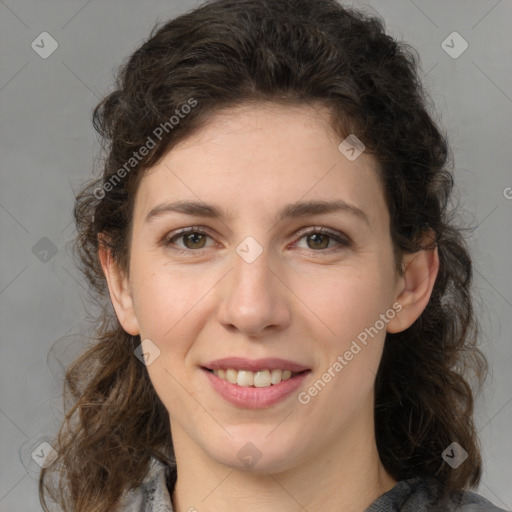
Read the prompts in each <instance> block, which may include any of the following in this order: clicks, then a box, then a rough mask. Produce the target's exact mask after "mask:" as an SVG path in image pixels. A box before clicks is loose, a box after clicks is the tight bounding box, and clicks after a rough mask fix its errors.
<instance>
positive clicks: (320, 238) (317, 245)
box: [306, 233, 331, 249]
mask: <svg viewBox="0 0 512 512" xmlns="http://www.w3.org/2000/svg"><path fill="white" fill-rule="evenodd" d="M306 238H307V240H308V242H310V243H308V246H309V248H310V249H327V247H328V246H329V239H330V238H331V237H330V236H328V235H325V234H323V233H313V234H312V235H307V237H306Z"/></svg>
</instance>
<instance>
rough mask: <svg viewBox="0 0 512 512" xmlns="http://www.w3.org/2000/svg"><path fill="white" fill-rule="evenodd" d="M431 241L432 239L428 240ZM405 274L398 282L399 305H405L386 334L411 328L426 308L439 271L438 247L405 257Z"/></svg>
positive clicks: (390, 322)
mask: <svg viewBox="0 0 512 512" xmlns="http://www.w3.org/2000/svg"><path fill="white" fill-rule="evenodd" d="M429 241H430V239H429ZM404 266H405V273H404V275H403V276H402V277H400V279H399V280H398V283H397V296H396V299H395V300H396V302H397V303H399V304H400V305H401V306H402V309H400V310H398V309H397V314H396V316H395V317H394V318H393V319H392V320H390V321H389V322H388V324H387V329H386V330H387V332H390V333H396V332H401V331H404V330H405V329H407V328H408V327H410V326H411V325H412V324H413V323H414V322H415V321H416V320H417V319H418V318H419V316H420V315H421V313H422V312H423V310H424V309H425V308H426V307H427V304H428V301H429V300H430V296H431V294H432V289H433V288H434V283H435V281H436V277H437V273H438V271H439V253H438V250H437V245H435V246H434V247H431V248H429V249H422V250H420V251H418V252H415V253H413V254H405V255H404Z"/></svg>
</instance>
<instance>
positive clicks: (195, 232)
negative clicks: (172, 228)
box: [161, 228, 212, 254]
mask: <svg viewBox="0 0 512 512" xmlns="http://www.w3.org/2000/svg"><path fill="white" fill-rule="evenodd" d="M208 238H212V237H211V236H210V235H209V234H208V233H206V232H204V231H202V230H200V229H198V228H188V229H182V230H181V231H179V232H177V233H176V232H175V233H174V234H173V233H171V234H170V235H168V236H166V237H164V238H163V240H162V242H161V243H162V245H163V246H164V247H166V248H168V249H171V250H172V251H176V252H181V253H189V254H190V253H193V252H194V251H199V250H200V249H204V248H207V245H206V242H207V239H208Z"/></svg>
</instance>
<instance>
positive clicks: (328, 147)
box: [135, 104, 387, 224]
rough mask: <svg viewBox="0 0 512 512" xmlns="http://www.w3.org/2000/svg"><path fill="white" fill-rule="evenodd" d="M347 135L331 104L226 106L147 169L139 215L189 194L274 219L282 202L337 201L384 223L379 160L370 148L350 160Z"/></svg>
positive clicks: (241, 213)
mask: <svg viewBox="0 0 512 512" xmlns="http://www.w3.org/2000/svg"><path fill="white" fill-rule="evenodd" d="M341 141H342V139H341V138H340V137H339V136H338V135H337V134H335V133H334V132H333V130H332V128H331V127H330V125H329V112H328V110H326V109H325V108H324V109H322V108H312V107H310V106H293V107H291V106H280V105H265V104H262V105H257V106H242V107H237V108H232V109H228V110H225V111H222V112H220V113H218V114H216V115H214V116H213V117H212V118H211V119H210V120H209V121H208V123H207V124H205V126H203V127H202V128H201V129H199V130H197V131H196V132H195V133H194V134H192V135H191V136H190V137H188V138H187V139H185V140H184V141H182V142H181V143H180V144H178V145H177V146H175V147H174V148H173V149H172V150H171V151H169V152H168V153H167V155H165V157H164V158H163V159H162V160H161V161H160V162H159V163H158V164H157V165H155V166H154V167H153V168H151V169H149V170H148V171H146V174H145V176H144V177H143V178H142V180H141V182H140V185H139V190H138V192H137V198H136V204H135V217H136V218H137V217H139V218H141V217H145V216H146V215H147V213H148V212H149V211H150V210H151V209H152V208H154V207H155V205H157V204H159V203H162V202H169V201H177V200H183V199H187V200H193V201H199V202H200V201H204V202H207V203H215V204H218V205H220V206H221V207H222V208H223V210H225V211H226V212H229V213H230V214H232V215H233V217H237V218H241V216H244V215H252V216H253V217H255V218H256V217H257V218H258V221H261V222H267V221H268V220H269V219H270V217H271V216H272V215H274V214H275V212H276V211H277V210H281V207H282V205H283V204H290V203H294V202H297V201H299V200H301V199H303V200H305V201H306V200H307V201H312V200H335V199H337V200H343V201H345V202H346V203H349V204H352V205H354V206H357V207H358V208H359V209H361V210H363V211H365V212H366V213H367V214H368V216H369V217H370V219H372V221H373V222H377V223H378V222H379V221H380V222H384V224H385V223H386V221H387V219H386V214H387V208H386V206H385V200H384V196H383V189H382V186H381V183H380V180H379V177H378V173H377V168H378V167H377V162H376V160H375V159H374V158H373V157H371V156H370V155H367V154H365V153H364V152H363V153H362V154H361V155H360V156H359V157H358V158H357V159H356V160H354V161H350V160H349V159H347V157H346V156H345V155H344V154H343V153H342V152H341V151H340V149H339V148H338V146H339V144H340V142H341Z"/></svg>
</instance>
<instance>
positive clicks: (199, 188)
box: [114, 105, 400, 471]
mask: <svg viewBox="0 0 512 512" xmlns="http://www.w3.org/2000/svg"><path fill="white" fill-rule="evenodd" d="M326 120H327V111H322V110H319V111H318V112H317V111H315V110H313V109H311V108H310V107H302V106H300V107H299V106H298V107H293V108H292V107H280V106H276V105H266V106H265V105H260V106H257V107H255V106H251V107H248V106H247V107H243V108H242V107H238V108H236V109H230V110H227V111H224V112H223V113H220V114H217V115H216V116H215V117H214V118H213V119H212V120H211V121H210V122H209V123H208V124H207V125H206V126H205V127H203V128H202V129H201V130H200V131H198V132H196V134H195V135H193V136H191V137H189V138H188V139H187V140H186V141H184V142H183V143H181V144H180V145H178V146H176V147H175V148H173V149H172V150H171V151H170V152H169V153H168V154H167V155H166V156H165V158H164V159H163V160H162V161H161V162H160V163H159V164H157V165H156V166H155V167H153V168H152V169H150V170H149V171H148V172H147V174H146V175H145V177H144V178H143V179H142V180H141V183H140V186H139V189H138V191H137V195H136V201H135V205H134V212H133V215H134V217H133V231H132V241H131V256H130V257H131V261H130V268H129V273H128V276H126V277H125V278H124V282H125V288H126V289H125V291H124V292H123V293H122V294H121V298H120V299H119V297H118V298H117V299H116V300H115V301H114V302H115V307H116V312H117V314H118V317H119V319H120V321H121V323H122V325H123V327H124V328H125V329H126V330H127V331H128V332H130V333H132V334H140V336H141V340H146V339H149V340H151V343H150V345H147V348H148V351H149V352H152V351H153V352H154V354H155V355H156V357H155V358H154V360H153V361H152V362H150V364H148V365H147V370H148V372H149V375H150V378H151V381H152V383H153V385H154V388H155V390H156V392H157V394H158V395H159V397H160V398H161V400H162V401H163V403H164V404H165V406H166V408H167V410H168V411H169V415H170V420H171V429H172V434H173V439H174V442H175V445H177V446H188V447H189V449H190V450H195V453H196V454H197V453H200V454H202V456H204V457H205V458H207V459H211V460H215V461H217V462H220V463H222V464H226V465H228V466H231V467H238V468H243V467H244V465H245V466H246V467H247V461H246V460H244V454H248V455H250V456H253V457H257V458H260V460H259V462H258V467H259V468H263V469H266V470H269V471H277V470H283V469H286V468H291V467H293V466H294V465H297V464H302V463H304V462H307V461H308V460H309V459H313V458H314V457H315V455H317V454H318V453H319V451H323V452H325V451H333V450H334V451H335V450H337V449H338V448H339V449H340V450H341V447H342V445H345V448H346V447H347V446H350V445H351V443H353V442H354V439H355V438H359V439H360V438H363V437H368V438H370V437H371V436H373V430H372V429H373V424H372V418H373V386H374V380H375V375H376V373H377V369H378V365H379V361H380V357H381V353H382V348H383V342H384V338H385V335H386V331H387V330H388V331H390V330H391V327H392V326H393V325H394V324H395V323H396V322H397V318H394V317H396V313H397V309H396V302H395V301H396V299H397V296H398V291H399V290H398V288H399V284H400V281H399V280H398V279H397V276H396V275H395V272H394V261H393V253H392V245H391V238H390V228H389V222H390V218H389V213H388V210H387V207H386V204H385V200H384V195H383V188H382V186H381V184H380V182H379V178H378V175H377V167H376V162H375V160H374V159H373V158H372V157H370V156H369V155H367V154H365V153H362V154H361V155H360V156H359V157H358V158H356V159H355V160H353V161H351V160H349V159H348V158H347V157H346V156H345V154H343V153H342V152H341V151H340V149H338V145H339V143H340V142H341V140H340V139H339V138H338V137H337V136H336V135H335V134H334V133H333V132H332V131H331V129H330V128H329V126H328V124H327V121H326ZM178 201H180V202H182V203H181V204H182V205H183V204H184V202H191V203H198V204H199V205H202V206H203V209H201V208H198V207H196V208H192V207H189V208H188V210H187V211H178V210H180V209H179V208H176V207H172V206H171V205H172V203H175V202H178ZM318 202H322V203H320V205H322V204H323V205H324V206H325V204H327V202H329V203H332V204H334V202H337V203H338V208H337V209H331V210H329V209H326V208H323V210H322V208H320V207H318V205H317V207H316V209H315V208H313V207H312V205H313V203H318ZM303 203H311V204H310V208H309V209H308V208H305V207H301V206H300V205H301V204H303ZM205 204H207V205H208V206H210V207H212V209H206V208H204V206H205ZM343 204H344V205H345V206H343ZM290 205H294V206H295V207H294V208H292V207H290ZM340 205H341V207H340ZM212 210H215V211H216V212H217V214H218V215H213V214H212ZM184 229H186V230H190V232H189V233H188V234H187V233H185V234H184V233H183V230H184ZM393 304H395V308H393ZM392 318H394V319H392ZM365 334H366V336H365ZM145 343H148V342H145ZM158 351H159V353H158ZM224 358H241V360H237V361H228V362H222V361H221V362H220V363H218V364H217V365H216V364H215V361H218V360H220V359H224ZM272 358H279V359H281V360H283V361H275V360H274V361H272V360H271V359H272ZM262 359H270V360H268V361H258V360H262ZM293 365H296V367H295V370H294V373H293V374H292V377H290V378H288V379H286V376H287V374H286V372H278V371H277V370H279V369H286V368H288V369H290V368H293ZM217 367H220V368H223V369H224V370H227V369H230V368H231V369H237V368H240V369H242V370H248V369H250V368H252V369H253V370H260V371H261V372H259V373H258V374H256V375H254V374H252V373H248V372H247V371H245V372H240V373H237V372H233V371H231V372H229V375H230V378H231V379H240V380H238V382H239V383H242V385H241V386H240V385H239V383H237V384H235V383H229V382H227V381H226V380H225V378H226V377H225V378H222V372H221V375H220V376H219V375H215V374H214V373H211V372H210V371H208V369H210V370H211V369H215V368H217ZM267 369H274V370H276V371H274V372H269V374H270V375H269V374H267V372H265V370H267ZM301 369H306V371H304V372H302V373H300V374H298V375H297V376H295V374H296V373H297V372H298V371H299V370H301ZM217 373H218V372H217ZM283 373H284V374H283ZM272 375H273V376H274V378H275V379H276V384H272V385H270V386H268V385H267V384H268V383H269V381H268V379H269V378H272ZM279 375H280V376H281V379H283V378H285V380H283V381H281V382H280V383H277V382H279V379H278V377H279ZM329 376H330V377H329ZM251 378H252V379H254V378H256V381H257V383H258V385H257V386H255V387H249V386H250V385H249V384H248V383H249V382H253V381H252V380H251ZM244 379H248V380H244ZM244 383H245V386H244V385H243V384H244ZM260 386H261V387H260ZM247 443H251V444H250V445H249V444H247ZM244 450H245V451H244Z"/></svg>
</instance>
